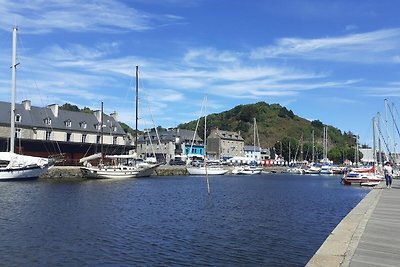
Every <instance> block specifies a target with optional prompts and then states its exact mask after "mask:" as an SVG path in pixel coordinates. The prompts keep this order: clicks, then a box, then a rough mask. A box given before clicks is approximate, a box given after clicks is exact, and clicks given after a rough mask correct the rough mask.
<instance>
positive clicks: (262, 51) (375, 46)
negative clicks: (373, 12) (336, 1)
mask: <svg viewBox="0 0 400 267" xmlns="http://www.w3.org/2000/svg"><path fill="white" fill-rule="evenodd" d="M399 42H400V29H399V28H395V29H388V30H379V31H374V32H367V33H357V34H351V35H346V36H340V37H327V38H318V39H300V38H283V39H280V40H278V41H277V44H276V45H274V46H267V47H263V48H257V49H254V50H253V51H252V52H251V57H252V58H254V59H265V58H277V57H293V58H301V59H303V60H327V61H345V62H371V63H372V62H392V61H393V60H392V57H393V53H395V52H397V51H398V43H399Z"/></svg>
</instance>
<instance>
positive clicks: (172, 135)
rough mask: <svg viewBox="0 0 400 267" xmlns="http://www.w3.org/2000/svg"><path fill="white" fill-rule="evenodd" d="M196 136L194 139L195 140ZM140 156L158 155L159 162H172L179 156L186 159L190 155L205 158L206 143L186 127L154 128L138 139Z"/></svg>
mask: <svg viewBox="0 0 400 267" xmlns="http://www.w3.org/2000/svg"><path fill="white" fill-rule="evenodd" d="M193 138H194V141H193ZM137 153H138V156H139V157H140V158H143V159H145V158H148V157H154V156H155V157H156V160H157V162H170V161H171V160H172V159H175V158H177V157H179V158H182V160H186V159H187V157H188V156H191V157H197V158H204V143H203V139H201V138H200V137H199V136H198V134H197V133H196V134H195V132H194V131H191V130H185V129H168V130H167V131H159V132H158V136H157V133H156V131H155V130H154V129H152V130H151V131H145V133H144V134H143V135H141V136H139V138H138V141H137Z"/></svg>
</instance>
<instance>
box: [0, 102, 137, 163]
mask: <svg viewBox="0 0 400 267" xmlns="http://www.w3.org/2000/svg"><path fill="white" fill-rule="evenodd" d="M0 114H1V116H0V151H8V150H9V136H10V122H9V118H10V116H11V115H10V103H7V102H2V101H0ZM15 114H16V115H15V124H16V138H17V139H16V142H15V143H16V148H15V151H16V152H17V153H19V152H22V153H23V154H25V155H32V156H41V157H48V156H51V155H55V154H60V153H62V154H63V155H64V162H63V163H64V164H67V165H70V164H72V165H74V164H76V163H77V162H78V160H79V159H80V158H81V157H83V156H84V155H85V154H88V155H90V154H93V153H96V152H100V150H101V146H102V147H103V149H104V150H103V151H104V152H106V151H110V152H113V153H123V152H124V151H128V150H130V149H132V144H131V139H130V138H128V136H127V134H126V133H125V131H124V130H123V129H122V128H121V126H120V124H119V123H118V121H117V113H116V112H114V113H112V114H110V115H106V114H103V125H102V124H101V111H100V110H96V111H94V113H85V112H76V111H68V110H62V109H60V108H59V106H58V105H57V104H52V105H49V106H47V107H45V108H42V107H35V106H32V105H31V101H30V100H24V101H22V103H21V104H16V105H15ZM101 144H103V145H101Z"/></svg>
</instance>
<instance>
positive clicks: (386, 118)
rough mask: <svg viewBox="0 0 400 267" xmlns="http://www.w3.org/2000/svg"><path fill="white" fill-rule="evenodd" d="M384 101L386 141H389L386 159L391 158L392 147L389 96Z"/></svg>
mask: <svg viewBox="0 0 400 267" xmlns="http://www.w3.org/2000/svg"><path fill="white" fill-rule="evenodd" d="M384 102H385V128H386V142H387V145H386V148H387V151H388V154H387V156H386V159H387V160H389V159H390V150H389V149H390V143H391V141H390V137H389V122H388V100H387V98H385V100H384Z"/></svg>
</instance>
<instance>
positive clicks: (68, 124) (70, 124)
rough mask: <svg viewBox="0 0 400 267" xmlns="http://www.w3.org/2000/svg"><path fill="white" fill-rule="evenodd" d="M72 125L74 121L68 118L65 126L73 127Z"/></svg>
mask: <svg viewBox="0 0 400 267" xmlns="http://www.w3.org/2000/svg"><path fill="white" fill-rule="evenodd" d="M71 126H72V121H71V120H66V121H65V127H68V128H71Z"/></svg>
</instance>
